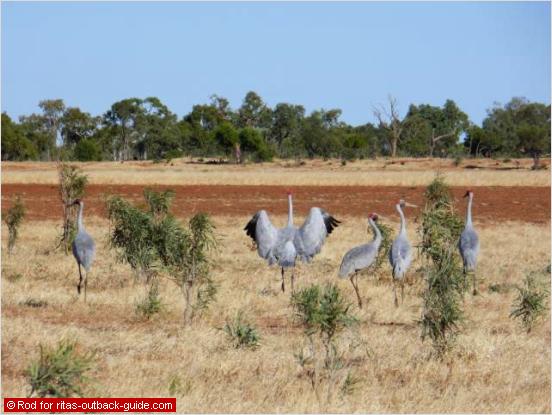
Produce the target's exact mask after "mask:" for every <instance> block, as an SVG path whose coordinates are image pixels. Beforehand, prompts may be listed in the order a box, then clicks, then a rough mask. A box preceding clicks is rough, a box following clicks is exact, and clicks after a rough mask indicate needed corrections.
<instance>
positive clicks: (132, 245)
mask: <svg viewBox="0 0 552 415" xmlns="http://www.w3.org/2000/svg"><path fill="white" fill-rule="evenodd" d="M107 214H108V218H109V221H110V225H111V228H112V232H111V236H110V244H111V247H112V248H114V249H116V251H117V258H118V260H119V261H121V262H126V263H128V264H129V265H130V267H131V268H132V270H133V271H134V273H135V275H136V277H137V278H138V279H139V280H144V281H150V280H151V278H152V277H153V275H154V263H155V260H156V249H155V246H154V244H153V243H152V241H153V240H154V234H155V230H154V226H153V220H152V217H151V215H148V214H147V213H146V212H143V211H141V210H140V209H138V208H135V207H134V206H132V205H131V204H130V203H128V202H127V201H126V200H124V199H122V198H120V197H118V196H114V197H111V198H109V199H108V200H107Z"/></svg>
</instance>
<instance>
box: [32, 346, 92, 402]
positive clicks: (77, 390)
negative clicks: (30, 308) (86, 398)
mask: <svg viewBox="0 0 552 415" xmlns="http://www.w3.org/2000/svg"><path fill="white" fill-rule="evenodd" d="M93 362H94V354H93V353H85V352H81V351H80V350H79V347H78V345H77V343H76V342H74V341H70V340H61V341H60V342H59V343H58V345H57V347H55V348H49V347H46V346H44V345H42V344H41V345H40V357H39V359H38V360H37V361H35V362H33V363H31V365H30V366H29V368H28V369H27V372H26V376H27V380H28V382H29V384H30V386H31V392H30V393H29V397H31V396H33V395H36V396H38V397H40V398H44V397H55V398H66V397H71V396H81V397H82V396H83V388H84V387H85V386H86V384H87V383H88V378H87V377H86V376H85V373H86V372H88V371H89V370H91V369H92V366H93Z"/></svg>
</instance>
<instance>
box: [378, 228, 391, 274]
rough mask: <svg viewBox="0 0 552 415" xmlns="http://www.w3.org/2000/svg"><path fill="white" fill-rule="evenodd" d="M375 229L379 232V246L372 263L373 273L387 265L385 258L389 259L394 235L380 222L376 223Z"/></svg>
mask: <svg viewBox="0 0 552 415" xmlns="http://www.w3.org/2000/svg"><path fill="white" fill-rule="evenodd" d="M377 227H378V229H379V230H380V232H381V245H380V248H379V251H378V256H377V257H376V260H375V261H374V270H375V271H378V270H380V269H381V267H382V266H383V264H386V263H387V261H388V259H387V258H389V250H390V249H391V245H392V244H393V234H394V232H393V229H392V228H391V226H389V225H387V224H385V223H384V222H382V221H378V224H377Z"/></svg>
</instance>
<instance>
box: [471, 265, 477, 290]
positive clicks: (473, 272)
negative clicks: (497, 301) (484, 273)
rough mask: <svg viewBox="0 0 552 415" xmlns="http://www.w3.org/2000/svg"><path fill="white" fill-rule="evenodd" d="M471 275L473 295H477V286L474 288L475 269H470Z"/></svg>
mask: <svg viewBox="0 0 552 415" xmlns="http://www.w3.org/2000/svg"><path fill="white" fill-rule="evenodd" d="M472 274H473V275H472V277H473V293H472V294H473V295H477V288H476V283H475V271H472Z"/></svg>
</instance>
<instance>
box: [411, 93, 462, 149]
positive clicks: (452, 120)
mask: <svg viewBox="0 0 552 415" xmlns="http://www.w3.org/2000/svg"><path fill="white" fill-rule="evenodd" d="M468 125H469V121H468V116H467V115H466V114H465V113H464V112H463V111H461V110H460V109H459V108H458V106H457V105H456V103H455V102H454V101H452V100H450V99H449V100H447V101H446V102H445V104H444V105H443V107H442V108H440V107H436V106H432V105H428V104H422V105H419V106H417V105H414V104H412V105H410V108H409V110H408V113H407V115H406V117H405V120H404V130H403V131H404V138H405V142H406V143H405V144H407V145H408V148H407V151H408V152H409V153H418V152H419V151H420V150H421V148H423V147H426V148H427V152H426V154H428V155H429V156H430V157H433V156H434V155H435V151H436V150H440V151H439V152H440V153H441V154H442V153H446V152H447V151H448V150H449V149H451V148H454V147H455V146H456V145H457V144H458V141H459V139H460V135H461V134H462V133H464V132H465V131H466V129H467V128H468Z"/></svg>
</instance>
